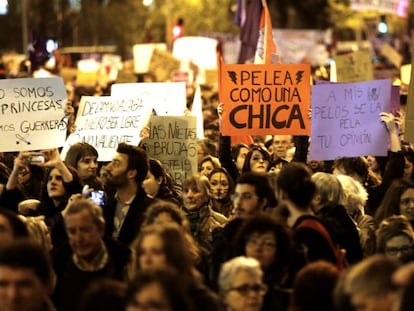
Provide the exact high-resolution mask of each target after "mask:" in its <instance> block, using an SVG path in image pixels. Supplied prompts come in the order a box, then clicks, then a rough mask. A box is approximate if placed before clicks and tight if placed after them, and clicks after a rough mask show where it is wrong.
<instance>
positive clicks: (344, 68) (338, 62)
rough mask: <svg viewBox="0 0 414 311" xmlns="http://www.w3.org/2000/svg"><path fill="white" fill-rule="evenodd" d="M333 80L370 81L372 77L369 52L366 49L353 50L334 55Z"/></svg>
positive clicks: (346, 81)
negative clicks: (334, 75)
mask: <svg viewBox="0 0 414 311" xmlns="http://www.w3.org/2000/svg"><path fill="white" fill-rule="evenodd" d="M334 61H335V66H336V81H335V82H345V83H348V82H359V81H370V80H372V79H373V77H374V72H373V67H372V61H371V54H370V53H369V52H368V51H360V52H353V53H348V54H344V55H336V56H335V57H334Z"/></svg>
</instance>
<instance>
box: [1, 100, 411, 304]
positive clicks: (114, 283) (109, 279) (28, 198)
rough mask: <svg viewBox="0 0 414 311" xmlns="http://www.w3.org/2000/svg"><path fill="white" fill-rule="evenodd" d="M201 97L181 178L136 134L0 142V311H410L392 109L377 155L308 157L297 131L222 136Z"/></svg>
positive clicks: (405, 180) (407, 236) (403, 147)
mask: <svg viewBox="0 0 414 311" xmlns="http://www.w3.org/2000/svg"><path fill="white" fill-rule="evenodd" d="M74 108H75V109H74V110H73V112H74V111H75V110H76V106H74ZM210 108H211V107H210ZM402 108H403V107H402ZM214 109H216V111H215V115H216V116H217V120H216V121H217V126H216V127H215V126H213V125H212V124H213V122H212V124H208V125H207V126H206V128H208V130H209V131H211V133H209V135H206V137H207V138H206V139H203V140H200V141H199V143H198V150H197V151H198V152H197V155H198V158H197V160H198V174H196V175H193V176H188V177H187V178H186V179H185V180H184V182H183V183H182V184H178V183H176V182H175V181H174V180H173V178H172V177H171V175H170V172H169V170H168V167H166V166H165V165H164V164H163V163H162V162H161V161H160V160H159V159H156V158H153V157H150V156H149V155H148V154H147V152H146V150H145V148H144V145H140V146H132V145H129V144H126V143H120V144H119V145H118V146H117V148H116V150H114V154H113V157H112V160H111V161H109V162H101V161H99V154H98V151H97V150H96V149H95V148H94V147H93V146H92V145H90V144H87V143H83V142H79V143H76V144H74V145H72V146H71V147H70V148H69V149H68V151H67V152H66V155H65V157H64V158H62V156H61V153H60V151H61V150H59V149H51V150H41V151H40V152H39V151H36V152H35V151H22V152H14V153H13V152H3V153H1V157H0V311H11V310H19V311H44V310H57V311H66V310H68V311H78V310H79V311H83V310H105V311H111V310H126V311H132V310H165V311H178V310H180V311H181V310H184V311H186V310H188V311H191V310H206V311H207V310H209V311H214V310H228V311H260V310H262V311H267V310H269V311H279V310H280V311H285V310H286V311H287V310H289V311H305V310H319V311H322V310H326V311H328V310H339V311H342V310H344V311H348V310H349V311H351V310H358V311H359V310H367V311H368V310H378V311H405V310H412V308H411V305H412V304H413V302H412V299H410V290H411V288H412V287H413V286H414V277H413V276H414V229H413V225H414V168H413V167H414V166H413V165H414V151H413V149H412V147H411V146H410V144H409V143H406V142H404V140H403V135H401V134H403V133H402V130H401V129H402V128H403V126H402V124H401V123H402V121H403V120H402V119H401V118H397V117H395V116H393V115H392V114H391V113H385V112H383V113H381V114H380V116H379V119H380V121H379V122H383V123H384V126H385V127H386V128H387V130H388V133H389V151H388V156H387V157H377V156H370V155H367V156H361V157H354V158H346V157H344V158H338V159H335V160H334V161H311V160H309V159H308V149H309V144H310V141H309V137H306V136H289V135H268V136H263V137H262V136H252V137H247V138H245V139H244V141H243V142H242V141H237V142H235V141H234V137H227V136H222V135H220V133H219V127H220V122H221V112H222V104H218V105H216V106H215V107H214ZM210 112H211V111H210ZM68 131H69V132H70V130H69V129H68ZM39 154H40V156H41V157H42V158H44V161H43V160H42V161H36V159H34V157H36V156H39Z"/></svg>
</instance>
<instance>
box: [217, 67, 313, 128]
mask: <svg viewBox="0 0 414 311" xmlns="http://www.w3.org/2000/svg"><path fill="white" fill-rule="evenodd" d="M220 98H221V100H222V102H223V103H224V105H223V115H222V124H221V126H222V128H221V129H222V134H223V135H229V136H234V135H236V136H237V135H268V134H270V135H272V134H287V135H309V132H310V120H309V118H308V111H309V107H310V66H309V65H308V64H271V65H224V64H223V65H221V69H220Z"/></svg>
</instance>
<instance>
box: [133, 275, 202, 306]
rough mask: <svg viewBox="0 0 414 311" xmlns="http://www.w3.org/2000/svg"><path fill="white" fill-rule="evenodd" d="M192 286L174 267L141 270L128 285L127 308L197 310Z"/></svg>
mask: <svg viewBox="0 0 414 311" xmlns="http://www.w3.org/2000/svg"><path fill="white" fill-rule="evenodd" d="M190 286H191V285H190V284H189V283H187V282H186V281H185V280H183V279H182V278H181V277H180V275H179V274H178V273H177V271H175V270H174V269H170V268H165V269H154V270H152V269H151V270H145V271H139V272H138V274H137V275H136V277H135V278H134V279H133V280H132V281H130V282H129V284H128V286H127V291H126V310H135V308H136V309H140V310H141V309H142V310H152V309H156V306H158V307H159V306H162V307H164V308H165V310H170V311H193V310H196V309H195V303H194V299H195V297H192V296H190V288H189V287H190ZM144 291H145V294H142V293H143V292H144ZM129 307H130V308H129ZM163 310H164V309H163Z"/></svg>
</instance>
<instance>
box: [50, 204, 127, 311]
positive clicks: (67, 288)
mask: <svg viewBox="0 0 414 311" xmlns="http://www.w3.org/2000/svg"><path fill="white" fill-rule="evenodd" d="M63 215H64V221H65V228H66V232H67V235H68V239H69V246H68V247H66V248H61V249H59V250H58V251H57V253H55V254H53V255H54V256H53V263H54V268H55V272H56V276H57V284H56V290H55V293H54V301H55V304H56V306H57V307H58V309H59V311H66V310H67V311H72V310H77V308H78V304H79V302H80V300H81V295H82V293H83V292H84V291H85V290H86V289H87V288H88V287H89V286H90V285H91V284H92V283H93V282H97V281H99V280H102V279H115V280H120V281H122V280H124V278H125V276H126V274H125V273H126V271H125V268H126V265H127V264H128V262H129V259H130V250H129V248H128V246H126V245H124V244H122V243H120V242H118V241H115V240H113V239H111V238H106V237H105V238H104V231H105V220H104V218H103V214H102V209H101V207H99V206H98V205H95V203H93V202H92V201H91V200H89V199H83V198H81V199H75V200H73V201H72V202H71V203H70V204H69V206H68V207H67V208H66V209H65V211H64V213H63Z"/></svg>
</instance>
